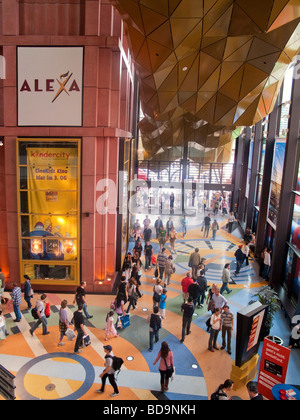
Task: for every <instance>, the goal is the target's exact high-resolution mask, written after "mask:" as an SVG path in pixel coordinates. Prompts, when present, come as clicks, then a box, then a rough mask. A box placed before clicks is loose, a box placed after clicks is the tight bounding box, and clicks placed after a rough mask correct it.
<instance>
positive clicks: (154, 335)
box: [149, 330, 159, 350]
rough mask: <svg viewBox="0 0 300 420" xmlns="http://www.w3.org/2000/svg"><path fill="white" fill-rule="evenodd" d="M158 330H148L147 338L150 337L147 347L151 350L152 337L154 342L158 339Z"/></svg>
mask: <svg viewBox="0 0 300 420" xmlns="http://www.w3.org/2000/svg"><path fill="white" fill-rule="evenodd" d="M158 332H159V330H157V331H149V338H150V346H149V349H150V350H153V338H154V337H155V343H157V342H158V341H159V335H158Z"/></svg>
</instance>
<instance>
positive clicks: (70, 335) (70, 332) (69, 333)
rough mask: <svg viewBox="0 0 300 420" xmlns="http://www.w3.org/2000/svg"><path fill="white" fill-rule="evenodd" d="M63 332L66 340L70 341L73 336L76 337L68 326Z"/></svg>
mask: <svg viewBox="0 0 300 420" xmlns="http://www.w3.org/2000/svg"><path fill="white" fill-rule="evenodd" d="M65 334H66V336H67V338H68V341H72V340H74V338H75V337H76V334H75V332H74V331H73V330H71V328H68V329H67V330H66V332H65Z"/></svg>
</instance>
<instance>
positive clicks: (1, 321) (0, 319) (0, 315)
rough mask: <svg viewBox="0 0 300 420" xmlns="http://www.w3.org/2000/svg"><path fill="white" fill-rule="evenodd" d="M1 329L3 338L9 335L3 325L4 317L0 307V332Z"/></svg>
mask: <svg viewBox="0 0 300 420" xmlns="http://www.w3.org/2000/svg"><path fill="white" fill-rule="evenodd" d="M1 331H2V332H3V335H4V338H5V337H7V336H8V335H9V334H8V332H7V331H6V327H5V317H4V316H3V315H2V310H1V309H0V332H1Z"/></svg>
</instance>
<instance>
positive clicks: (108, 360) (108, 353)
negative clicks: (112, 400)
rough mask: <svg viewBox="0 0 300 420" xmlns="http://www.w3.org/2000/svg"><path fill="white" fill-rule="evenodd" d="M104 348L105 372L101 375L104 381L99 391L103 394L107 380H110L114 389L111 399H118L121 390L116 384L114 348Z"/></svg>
mask: <svg viewBox="0 0 300 420" xmlns="http://www.w3.org/2000/svg"><path fill="white" fill-rule="evenodd" d="M103 348H104V352H105V369H104V371H103V372H102V373H101V375H100V378H101V381H102V386H101V388H100V389H99V390H98V391H97V392H99V393H101V394H102V393H103V392H104V388H105V383H106V379H107V378H108V380H109V383H110V384H111V386H112V387H113V389H114V392H113V393H112V394H110V396H111V397H116V396H117V395H119V389H118V386H117V384H116V380H115V370H114V369H113V357H114V355H113V351H112V346H109V345H108V346H103Z"/></svg>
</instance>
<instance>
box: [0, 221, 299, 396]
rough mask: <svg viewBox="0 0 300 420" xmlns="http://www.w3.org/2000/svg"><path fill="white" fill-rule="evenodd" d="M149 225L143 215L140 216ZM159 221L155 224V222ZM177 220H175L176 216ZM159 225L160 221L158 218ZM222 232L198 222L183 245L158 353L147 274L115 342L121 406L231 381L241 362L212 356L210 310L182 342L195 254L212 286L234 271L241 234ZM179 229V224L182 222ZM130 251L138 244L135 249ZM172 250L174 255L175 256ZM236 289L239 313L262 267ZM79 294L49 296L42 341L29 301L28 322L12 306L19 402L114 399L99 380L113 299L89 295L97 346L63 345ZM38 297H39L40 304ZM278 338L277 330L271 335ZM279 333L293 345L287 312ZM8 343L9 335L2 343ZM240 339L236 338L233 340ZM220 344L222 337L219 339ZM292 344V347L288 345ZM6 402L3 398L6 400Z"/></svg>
mask: <svg viewBox="0 0 300 420" xmlns="http://www.w3.org/2000/svg"><path fill="white" fill-rule="evenodd" d="M140 219H141V220H142V217H141V216H140ZM152 219H153V220H152ZM174 220H175V221H176V218H174ZM151 221H152V222H154V218H151ZM219 222H220V227H221V229H220V230H219V231H218V234H217V237H216V240H212V238H208V239H206V238H205V239H204V238H203V233H202V232H201V227H200V223H199V225H197V221H195V220H194V221H193V224H192V225H190V226H189V230H188V234H187V236H186V237H185V238H182V234H181V233H180V229H179V228H178V232H179V235H178V236H179V237H178V240H177V241H176V255H174V261H175V264H176V273H175V274H174V275H173V276H172V281H171V284H170V285H169V286H168V294H167V296H168V298H167V310H166V319H165V320H164V321H163V328H162V330H160V341H159V342H158V343H157V344H155V345H154V350H153V352H152V353H151V352H149V351H148V347H149V326H148V324H147V322H146V319H147V317H148V314H149V313H151V309H152V288H153V284H154V279H153V271H154V270H153V268H152V269H151V270H148V271H147V272H144V274H143V276H142V278H141V281H142V286H141V287H140V290H141V291H142V293H143V297H142V298H141V299H140V300H139V302H138V308H137V309H135V310H133V311H131V317H130V321H131V322H130V326H129V327H127V328H126V329H124V330H122V331H121V332H120V335H119V337H118V338H112V339H110V340H109V344H111V345H112V346H113V350H114V354H115V355H118V356H121V357H122V358H123V359H124V365H123V367H122V370H121V372H120V374H119V375H118V386H119V390H120V394H119V396H117V397H116V398H115V399H114V400H148V401H151V400H152V401H154V400H173V401H175V400H193V401H197V400H207V399H208V398H209V396H210V395H211V393H212V392H214V391H215V389H216V388H217V386H218V385H219V384H220V383H223V382H224V381H225V380H226V379H227V378H229V377H230V372H231V367H232V364H233V363H234V360H235V345H234V343H233V346H232V349H233V352H232V354H231V355H229V354H228V353H227V352H225V351H219V352H215V353H210V352H209V351H208V350H207V344H208V334H207V332H206V324H205V321H206V320H207V318H208V317H209V313H208V312H207V306H206V305H204V308H202V309H197V310H196V315H195V316H194V318H193V323H192V333H191V335H189V336H188V337H186V340H185V342H184V343H181V342H180V338H181V321H182V315H181V312H180V306H181V303H182V297H181V284H180V283H181V280H182V278H183V276H184V275H185V273H186V272H187V271H188V258H189V254H190V253H191V252H192V251H193V249H194V248H195V247H196V246H197V247H198V248H199V249H200V254H201V257H205V258H207V260H206V267H207V268H208V271H207V274H206V276H207V279H208V282H209V284H212V283H219V284H221V271H222V268H223V267H224V265H225V263H226V262H230V263H231V270H232V271H234V269H235V262H234V251H235V250H236V248H237V245H238V244H239V243H240V242H241V240H240V238H239V234H238V232H233V234H232V235H230V234H228V233H227V232H226V230H225V229H222V227H223V226H224V225H225V224H226V222H225V221H224V220H222V219H221V218H220V220H219ZM177 223H178V224H179V221H178V220H177ZM152 244H153V246H154V251H155V253H157V252H158V244H157V241H156V240H153V241H152ZM130 245H131V247H132V245H133V243H130ZM168 252H169V250H168ZM234 280H235V282H236V284H235V285H232V286H230V287H231V288H232V289H233V292H232V293H231V294H230V295H229V296H228V302H229V305H230V309H231V311H232V312H233V313H234V314H236V312H237V311H238V310H240V309H241V308H243V307H244V306H246V305H247V304H248V302H249V300H250V299H251V296H252V294H253V293H254V292H255V291H256V290H257V288H258V287H260V286H261V285H263V284H264V283H263V282H262V279H261V278H259V277H258V275H257V264H256V262H254V261H253V260H252V259H250V265H249V266H248V267H244V268H242V270H241V273H240V275H239V276H237V277H235V278H234ZM73 296H74V295H66V294H54V293H49V294H48V300H49V302H50V304H51V316H50V318H49V319H48V325H49V327H48V330H49V331H50V334H49V335H47V336H43V335H42V329H41V328H39V329H37V330H36V331H35V334H34V336H33V337H32V336H31V335H30V333H29V328H30V326H31V324H32V322H33V319H32V316H31V314H30V313H29V312H28V311H27V310H26V309H25V307H26V305H25V302H24V301H22V307H21V309H22V320H21V322H20V323H18V324H16V323H14V322H13V319H14V314H13V313H12V307H7V306H5V307H4V308H3V309H4V312H5V313H6V324H7V329H8V331H9V333H10V335H9V337H8V338H7V339H6V340H1V341H0V364H1V365H3V366H4V367H5V368H6V369H7V370H8V371H10V372H11V373H12V374H13V375H15V376H16V379H15V385H16V390H15V394H16V399H20V400H29V399H46V400H54V399H70V400H74V399H82V400H110V399H111V398H110V394H111V392H112V387H111V386H110V385H109V383H108V384H107V386H106V390H105V393H104V394H97V393H96V392H95V391H96V390H97V389H99V384H100V382H101V380H100V378H99V374H100V373H101V372H102V371H103V364H104V350H103V345H105V344H107V341H105V340H104V338H105V337H104V327H105V317H106V314H107V312H108V310H109V307H110V303H111V301H112V300H113V296H98V295H97V296H96V295H89V296H88V303H89V307H88V310H89V313H90V314H92V315H93V318H92V319H90V320H87V321H86V325H87V328H88V331H89V334H90V337H91V342H92V344H91V345H90V346H89V347H87V348H85V349H84V350H83V352H82V353H81V354H80V355H76V354H74V353H73V350H74V343H73V342H67V341H65V346H63V347H58V346H57V344H58V339H59V332H58V310H59V307H60V302H61V300H62V299H67V300H68V302H69V305H68V311H69V319H71V317H72V313H73V312H74V310H75V309H76V308H75V306H73V305H72V301H73ZM224 296H225V297H227V295H226V294H225V295H224ZM36 299H37V296H35V299H34V301H35V300H36ZM272 332H273V331H272ZM273 333H274V334H276V335H280V336H281V337H282V338H283V339H284V340H285V341H287V340H288V337H289V334H290V331H289V328H288V323H287V321H286V320H285V319H284V316H283V314H282V313H278V315H277V317H276V325H275V326H274V332H273ZM2 338H3V337H2ZM234 340H235V333H234V336H233V341H234ZM162 341H167V342H168V344H169V347H170V348H171V350H172V351H173V353H174V362H175V379H174V381H172V382H171V383H170V386H169V391H168V392H166V393H165V394H162V393H161V392H160V384H159V372H158V366H157V365H156V366H153V362H154V360H155V358H156V356H157V353H158V351H159V349H160V343H161V342H162ZM218 341H220V338H219V340H218ZM285 344H286V343H285ZM299 353H300V352H298V351H297V350H293V351H292V357H291V361H290V368H289V371H288V381H289V383H293V384H296V385H297V384H300V359H299ZM232 395H233V396H237V397H239V398H242V399H249V397H248V394H247V391H246V389H245V388H240V389H238V390H236V391H232ZM2 398H3V397H1V396H0V400H1V399H2Z"/></svg>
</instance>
